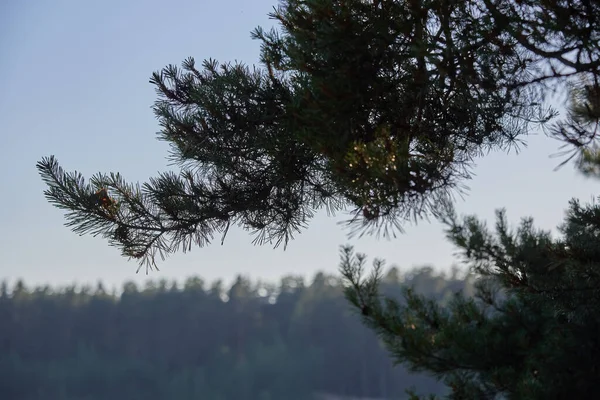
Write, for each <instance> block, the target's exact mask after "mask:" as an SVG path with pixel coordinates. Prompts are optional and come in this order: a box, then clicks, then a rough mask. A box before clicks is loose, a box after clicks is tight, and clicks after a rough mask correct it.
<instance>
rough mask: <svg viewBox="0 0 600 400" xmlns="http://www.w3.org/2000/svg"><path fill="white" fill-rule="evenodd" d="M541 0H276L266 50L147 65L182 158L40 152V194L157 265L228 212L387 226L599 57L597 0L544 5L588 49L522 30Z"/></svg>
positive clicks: (523, 128) (267, 233)
mask: <svg viewBox="0 0 600 400" xmlns="http://www.w3.org/2000/svg"><path fill="white" fill-rule="evenodd" d="M488 3H489V4H488ZM506 4H509V5H512V6H511V7H512V8H511V7H508V8H507V6H506ZM596 6H597V5H595V4H594V5H593V7H596ZM536 7H537V6H536V5H535V4H534V2H518V3H514V4H513V3H508V2H506V1H494V0H490V1H487V0H486V1H481V0H470V1H463V0H460V1H458V0H385V1H365V0H348V1H346V0H285V1H282V2H281V3H280V5H279V7H278V8H277V9H275V11H274V12H272V13H271V14H270V16H271V17H272V18H274V19H276V20H277V21H278V22H279V29H278V30H276V29H274V30H272V31H270V32H266V31H264V30H263V29H261V28H257V29H256V30H255V31H254V32H253V37H254V38H255V39H257V40H260V41H261V43H262V47H261V66H259V67H253V68H249V67H247V66H245V65H243V64H240V63H237V64H227V63H225V64H218V63H217V62H216V61H214V60H207V61H204V63H203V65H202V67H201V68H199V67H197V65H196V63H195V62H194V59H192V58H190V59H187V60H186V61H185V62H184V63H183V66H182V68H178V67H176V66H174V65H170V66H168V67H166V68H164V69H163V70H162V71H160V72H156V73H154V74H153V76H152V79H151V83H152V84H153V85H154V86H155V87H156V89H157V92H158V95H159V98H158V100H157V102H156V103H155V105H154V112H155V114H156V116H157V118H158V120H159V123H160V125H161V127H162V130H161V132H160V138H161V139H163V140H166V141H167V142H169V143H170V144H171V145H172V154H171V156H172V159H173V160H174V161H176V162H177V163H179V165H180V166H181V171H180V173H171V172H168V173H163V174H160V175H159V176H157V177H156V178H153V179H150V181H149V182H146V183H144V184H141V185H140V184H129V183H127V182H126V181H125V180H124V179H123V178H122V177H121V175H119V174H118V173H111V174H105V173H99V174H96V175H94V176H93V177H92V178H91V179H90V180H89V181H87V182H86V181H85V180H84V178H83V176H82V175H81V174H79V173H77V172H73V173H67V172H65V171H64V170H63V169H62V168H61V167H60V165H59V164H58V162H57V160H56V158H55V157H53V156H51V157H46V158H44V159H43V160H41V161H40V162H39V163H38V169H39V171H40V173H41V175H42V178H43V179H44V181H45V182H46V183H47V185H48V189H47V190H46V192H45V193H46V196H47V198H48V199H49V201H50V202H52V203H54V204H55V205H56V206H58V207H60V208H63V209H65V210H67V211H68V213H67V215H66V217H67V221H68V225H69V226H70V227H72V228H73V230H74V231H76V232H78V233H81V234H86V233H91V234H99V235H102V236H104V237H105V238H107V239H108V240H109V242H110V243H111V244H113V245H115V246H117V247H119V248H120V249H121V251H122V253H123V254H124V255H125V256H128V257H133V258H136V259H138V260H139V261H140V265H142V264H144V263H146V265H147V266H148V265H152V264H153V263H154V260H155V257H156V256H157V255H160V256H162V257H164V256H165V255H167V254H169V253H171V252H174V251H177V250H178V249H181V250H183V251H186V250H188V249H189V248H190V247H191V246H192V245H198V246H203V245H205V244H207V243H208V242H210V241H211V240H212V239H213V238H214V236H215V235H216V234H221V235H223V237H224V236H225V234H226V233H227V231H228V229H229V227H230V226H231V225H232V224H233V225H240V226H242V227H243V228H245V229H248V230H250V231H252V232H254V233H255V234H256V238H255V242H256V243H259V244H262V243H271V244H274V245H275V246H277V245H280V244H286V243H287V242H288V240H289V239H290V238H291V237H292V236H293V234H294V233H295V232H298V231H299V230H300V229H302V228H303V227H305V226H306V225H307V224H308V222H309V220H310V218H311V217H312V216H313V214H314V212H315V211H317V210H318V209H321V208H327V209H328V210H330V211H336V210H341V209H344V210H348V211H350V212H351V218H350V220H349V221H348V223H349V225H350V228H351V231H350V232H351V233H361V234H363V233H365V232H367V233H377V234H383V235H393V234H395V232H399V231H401V228H402V223H403V222H404V221H405V220H407V219H419V218H421V217H423V216H426V215H431V214H434V215H436V214H437V212H438V211H439V207H440V204H443V203H444V202H445V201H446V200H448V199H449V198H451V196H452V194H453V192H454V191H455V190H461V187H462V184H463V183H464V181H465V180H466V179H468V178H469V177H470V167H472V165H473V160H474V159H475V158H476V157H477V156H479V155H481V154H482V153H483V152H486V151H490V150H498V149H500V150H506V149H509V148H510V146H511V145H515V144H518V143H519V141H520V140H521V138H522V137H523V136H524V135H525V134H527V133H528V132H529V131H530V130H531V129H533V128H535V127H536V126H537V124H538V123H547V122H548V121H549V120H550V118H551V117H552V116H555V113H554V112H553V110H550V109H547V108H545V107H544V106H543V104H544V103H543V100H544V96H545V95H546V94H547V86H548V82H555V81H561V80H564V79H567V78H569V76H570V75H572V74H573V70H575V71H577V73H578V74H584V73H589V72H590V71H591V70H594V68H596V67H597V65H596V64H597V63H596V62H595V61H594V62H586V60H587V58H593V57H595V56H596V55H597V46H596V47H594V46H595V45H592V44H591V43H592V41H593V40H592V39H593V38H594V35H596V34H597V32H596V31H595V30H592V31H591V32H587V31H585V30H583V31H582V33H578V31H575V30H574V28H573V29H571V28H572V26H571V25H574V24H578V25H582V26H584V25H586V24H588V25H589V24H590V23H593V22H594V21H595V18H596V16H595V15H594V13H593V12H591V11H588V10H587V9H585V8H584V9H583V10H579V9H578V8H576V9H575V12H576V18H575V17H573V21H574V22H573V23H570V25H569V26H568V28H569V29H570V30H568V32H567V33H569V35H567V34H562V33H561V32H562V31H560V32H559V31H557V29H558V28H556V27H555V26H554V25H555V24H554V21H550V22H551V25H552V26H550V27H549V28H548V29H554V31H556V32H555V33H553V35H554V36H556V37H561V38H563V40H564V43H565V46H567V47H566V48H567V49H569V50H571V52H572V50H573V49H574V48H576V49H579V50H580V53H581V54H582V56H581V57H578V60H580V61H577V62H575V63H572V62H568V60H567V59H565V58H564V57H566V56H564V57H563V55H562V54H563V53H561V52H560V51H558V50H552V49H548V47H549V46H550V44H552V45H553V46H554V45H555V39H552V40H551V41H548V42H546V41H544V36H543V35H542V33H536V34H529V33H528V32H529V31H532V32H533V31H535V30H536V29H537V30H539V29H542V28H541V27H540V26H538V25H539V24H537V23H536V20H535V18H537V17H535V15H534V14H532V13H535V12H537V11H535V10H536ZM546 7H547V8H548V9H552V8H557V11H556V13H559V12H561V11H560V10H562V8H560V7H563V5H562V2H560V4H559V3H556V2H548V4H547V5H546ZM592 11H594V10H592ZM505 14H506V15H505ZM528 18H529V19H531V21H529V20H527V19H528ZM532 18H533V19H532ZM528 21H529V22H528ZM536 24H537V25H536ZM586 26H587V25H586ZM592 26H595V25H593V24H592ZM588 30H589V29H588ZM554 31H553V32H554ZM526 33H527V35H526V36H527V39H523V35H525V34H526ZM578 35H579V36H578ZM581 35H587V38H586V37H583V38H582V37H580V36H581ZM563 36H564V37H563ZM586 57H587V58H586ZM558 64H560V65H563V66H565V68H570V69H568V70H564V68H563V69H560V68H558V66H557V65H558Z"/></svg>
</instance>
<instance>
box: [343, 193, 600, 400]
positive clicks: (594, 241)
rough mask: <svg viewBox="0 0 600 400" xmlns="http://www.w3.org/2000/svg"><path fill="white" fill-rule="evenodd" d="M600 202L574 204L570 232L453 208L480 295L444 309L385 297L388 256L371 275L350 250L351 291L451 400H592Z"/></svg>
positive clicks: (409, 361)
mask: <svg viewBox="0 0 600 400" xmlns="http://www.w3.org/2000/svg"><path fill="white" fill-rule="evenodd" d="M599 217H600V207H599V206H598V205H596V204H592V205H588V206H586V207H583V206H581V205H580V204H579V203H578V202H577V201H575V200H574V201H572V203H571V205H570V208H569V211H568V213H567V216H566V220H565V223H564V225H563V226H562V227H561V228H560V231H561V233H562V236H561V237H560V238H552V237H551V235H550V233H549V232H543V231H538V230H536V229H534V227H533V222H532V220H531V219H524V220H523V221H522V222H521V224H520V226H519V227H518V229H516V230H514V231H512V230H510V229H509V227H508V224H507V221H506V217H505V214H504V212H503V211H499V212H498V214H497V223H496V229H495V234H492V233H490V232H489V231H488V230H487V228H486V227H485V224H484V223H482V222H481V221H479V220H477V219H476V218H475V217H465V218H464V219H462V220H460V219H458V218H457V217H456V215H455V214H454V213H453V212H452V210H449V211H448V213H447V216H446V219H445V222H446V224H447V227H448V236H449V238H450V239H451V240H452V241H453V242H454V244H455V245H456V246H457V247H458V248H459V249H461V251H462V253H463V256H464V258H465V261H467V262H468V263H469V264H470V265H471V268H472V270H473V272H474V273H475V274H476V276H478V277H479V278H478V281H477V283H476V294H475V296H474V297H473V298H469V297H465V296H464V295H463V294H462V293H458V292H457V293H456V295H455V297H454V298H453V299H452V301H450V302H449V303H448V304H447V306H446V307H443V306H440V305H439V304H438V303H436V302H434V301H432V300H431V299H429V298H427V297H426V296H422V295H419V294H416V293H414V292H413V291H411V290H410V289H409V288H407V289H405V291H404V297H405V300H406V303H405V304H399V303H398V302H397V301H395V300H393V299H389V298H385V299H383V301H382V299H381V297H380V295H379V281H380V276H379V275H378V274H377V271H379V270H380V266H381V261H376V262H375V268H374V271H375V274H374V275H373V276H371V277H369V278H367V279H365V278H363V270H364V265H365V258H364V256H362V255H355V254H354V253H353V251H352V249H351V248H345V249H344V251H343V260H342V264H341V269H342V271H343V274H344V276H345V277H346V280H347V283H348V284H349V287H348V288H347V291H346V293H347V297H348V298H349V299H350V301H351V302H352V303H353V304H354V305H355V307H357V308H358V309H360V310H362V314H363V319H364V321H365V322H366V323H367V325H368V326H370V327H371V328H373V329H374V330H375V331H376V332H377V333H378V334H379V335H380V337H381V338H382V339H383V340H384V342H385V344H386V347H387V348H388V350H389V351H390V353H391V355H392V356H393V358H394V360H395V361H396V362H398V363H404V365H406V366H407V367H408V368H409V369H411V370H413V371H429V372H432V373H434V374H435V375H436V376H437V377H438V378H441V379H443V380H444V382H445V383H446V384H448V386H450V387H451V388H452V389H453V392H452V394H451V395H450V396H449V398H453V399H495V398H498V396H499V395H503V396H506V397H505V398H509V399H548V398H559V399H562V398H571V397H573V398H592V397H594V394H595V393H597V392H598V388H597V382H598V379H599V378H600V369H599V367H598V364H597V360H598V357H600V340H599V339H598V335H597V329H598V326H600V290H599V289H598V288H599V287H600V273H599V272H598V271H599V269H598V263H599V262H600V247H599V246H598V232H600V223H599V221H600V218H599Z"/></svg>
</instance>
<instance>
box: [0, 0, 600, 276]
mask: <svg viewBox="0 0 600 400" xmlns="http://www.w3.org/2000/svg"><path fill="white" fill-rule="evenodd" d="M275 5H276V1H275V0H254V1H252V2H249V1H243V0H228V1H211V0H194V1H191V0H189V1H188V0H172V1H171V2H164V1H160V2H159V1H155V0H143V1H142V0H129V1H126V2H125V1H116V0H106V1H102V2H89V1H77V0H53V1H52V2H49V1H41V0H31V1H27V2H25V1H4V2H0V87H1V91H0V123H1V125H0V135H1V141H0V188H2V189H3V195H2V197H0V228H1V229H0V280H2V279H4V280H7V281H8V282H9V283H14V282H15V280H16V279H18V278H21V279H23V280H24V281H25V282H26V284H28V285H41V284H50V285H60V286H62V285H67V284H71V283H79V284H82V283H85V284H92V285H93V284H95V283H96V282H97V281H102V282H103V283H104V284H105V285H108V286H112V287H117V288H119V287H121V285H122V283H123V282H124V281H134V282H137V283H143V282H144V281H146V280H147V279H148V278H152V279H154V280H158V279H163V278H164V279H167V280H178V281H182V280H184V279H185V278H186V277H189V276H195V275H197V276H201V277H202V278H204V279H206V280H207V281H212V280H215V279H223V280H224V281H226V282H229V281H231V280H232V279H233V278H234V277H235V276H236V275H237V274H242V275H245V276H248V277H251V278H253V279H262V280H267V281H275V280H277V279H278V278H279V277H281V276H283V275H288V274H301V275H305V276H306V277H307V278H308V279H310V278H311V277H312V276H314V274H315V273H316V272H317V271H324V272H328V273H336V272H337V271H338V266H339V246H340V245H344V244H351V245H354V246H355V248H356V250H357V251H359V252H362V253H365V254H367V255H368V256H369V257H370V259H372V258H373V257H378V258H382V259H385V260H386V262H387V265H396V266H398V267H399V268H400V270H401V271H402V270H404V271H406V270H408V269H410V268H412V267H414V266H422V265H431V266H433V267H435V268H436V269H438V270H439V271H447V270H448V269H449V267H450V266H451V265H452V264H455V263H457V261H458V259H457V257H456V256H455V251H456V249H455V248H453V246H452V245H451V244H450V243H449V242H448V241H447V240H446V238H445V235H444V231H443V227H442V226H441V225H440V224H439V223H437V222H435V221H433V222H427V221H423V222H420V223H418V224H417V225H408V226H406V232H405V233H404V234H403V235H400V236H398V237H397V238H396V239H391V240H386V239H377V238H375V237H363V238H361V239H352V240H350V239H349V238H348V236H347V235H348V233H349V231H348V230H347V229H344V227H342V226H340V225H339V224H338V222H339V221H340V220H343V219H345V218H346V216H345V215H343V214H342V215H339V216H337V217H328V216H327V215H326V214H325V213H324V212H322V213H320V214H317V216H316V217H315V218H314V219H313V220H312V221H311V222H310V225H309V228H308V229H307V230H305V231H303V233H302V234H301V235H299V236H297V237H296V239H295V240H294V241H292V242H291V243H290V244H289V246H288V248H287V249H286V250H284V249H283V248H277V249H273V248H272V247H270V246H268V245H266V246H261V247H257V246H254V245H252V243H251V242H252V238H253V237H252V236H251V235H250V234H249V233H247V232H245V231H243V230H242V229H241V228H240V229H232V230H230V233H229V235H228V237H227V239H226V241H225V243H224V245H222V246H221V244H220V243H219V241H216V242H214V243H213V244H211V245H209V246H208V247H204V248H194V249H192V251H191V252H189V253H186V254H182V253H178V254H175V255H173V256H171V257H169V258H168V259H167V260H166V261H163V262H160V264H159V268H160V271H158V272H150V275H148V276H146V275H145V273H144V272H143V271H142V272H140V273H139V274H136V269H137V263H136V262H135V261H133V260H132V261H128V260H127V259H126V258H124V257H122V256H121V255H120V252H119V250H118V249H116V248H113V247H109V245H108V243H107V242H106V241H105V240H104V239H102V238H100V237H91V236H78V235H77V234H75V233H73V232H72V231H70V230H69V228H66V227H65V226H64V225H63V224H64V222H65V220H64V217H63V211H61V210H59V209H57V208H55V207H54V206H52V205H50V204H49V203H48V202H47V201H46V199H45V198H44V196H43V190H44V184H43V182H42V181H41V179H40V176H39V175H38V172H37V170H36V168H35V164H36V162H37V161H39V160H40V159H41V158H42V157H44V156H49V155H55V156H56V157H57V159H58V161H59V162H60V163H61V165H62V166H63V167H64V168H65V169H66V170H67V171H73V170H77V171H79V172H81V173H83V175H84V176H85V177H86V178H89V177H90V176H91V175H93V174H95V173H97V172H111V171H112V172H117V171H118V172H120V173H121V174H122V175H123V176H124V177H125V178H126V179H127V180H129V181H134V182H135V181H146V180H147V179H148V178H150V177H152V176H155V175H156V174H157V172H159V171H162V170H165V169H168V160H167V158H166V157H167V155H168V145H167V144H166V143H164V142H161V141H158V140H157V139H156V133H157V132H158V131H159V126H158V123H157V121H156V119H155V117H154V114H153V113H152V110H151V106H152V104H153V102H154V101H155V100H156V94H155V91H154V88H153V86H152V85H151V84H150V83H149V82H148V81H149V78H150V76H151V74H152V72H154V71H157V70H160V69H161V68H163V67H165V66H166V65H168V64H178V65H180V64H181V62H182V61H183V60H184V59H185V58H187V57H189V56H193V57H194V58H195V59H196V61H197V62H198V63H199V62H200V61H202V60H204V59H208V58H213V59H216V60H218V61H220V62H228V61H231V62H233V61H236V60H238V61H242V62H244V63H246V64H249V65H251V64H256V63H257V62H258V56H259V47H260V43H259V42H257V41H255V40H252V39H251V38H250V32H251V31H252V30H253V29H254V28H255V27H257V26H259V25H260V26H263V27H265V28H269V27H271V26H273V24H274V22H273V21H272V20H270V19H269V18H268V16H267V14H268V13H269V12H270V11H271V10H272V8H273V6H275ZM526 142H527V148H524V149H522V150H521V152H520V153H519V154H516V153H514V152H512V153H509V154H506V153H492V154H490V155H487V156H485V157H483V158H481V159H478V160H477V164H476V166H475V168H474V172H475V176H474V177H473V179H472V180H471V181H469V182H467V185H468V186H469V191H468V193H467V195H466V196H465V197H464V199H460V198H459V199H458V201H457V205H456V207H457V210H458V211H459V212H460V213H466V214H476V215H478V216H479V217H481V218H482V219H485V220H487V221H489V222H490V223H493V221H494V210H496V209H498V208H503V207H504V208H506V209H507V212H508V217H509V219H510V221H511V222H513V223H515V224H516V223H518V222H519V220H520V218H522V217H527V216H532V217H534V220H535V222H536V225H537V226H538V227H539V228H543V229H546V230H551V229H554V228H555V227H556V226H557V225H559V224H560V223H561V221H562V219H563V216H564V210H565V208H566V207H567V204H568V201H569V200H570V199H571V198H573V197H575V198H579V199H581V200H582V201H585V202H588V201H591V200H592V199H593V197H594V196H595V195H596V194H597V188H598V186H597V185H598V183H597V182H595V181H593V180H588V179H585V178H583V177H582V176H580V175H578V174H577V173H576V172H575V171H574V169H573V167H572V166H567V167H565V168H562V169H560V170H558V171H554V167H555V166H556V165H557V164H558V162H559V160H558V159H556V158H551V157H550V156H551V155H552V154H554V153H556V152H557V151H558V149H559V146H560V143H559V142H557V141H555V140H552V139H550V138H548V137H546V136H544V135H543V134H541V133H538V134H534V135H532V136H530V137H527V138H526Z"/></svg>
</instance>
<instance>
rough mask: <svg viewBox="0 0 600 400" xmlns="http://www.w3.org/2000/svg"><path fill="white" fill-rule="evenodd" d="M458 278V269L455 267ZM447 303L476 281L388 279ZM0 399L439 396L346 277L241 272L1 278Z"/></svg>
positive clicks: (393, 287) (419, 276)
mask: <svg viewBox="0 0 600 400" xmlns="http://www.w3.org/2000/svg"><path fill="white" fill-rule="evenodd" d="M455 272H456V271H455ZM383 285H384V287H385V289H384V290H385V291H386V293H388V294H389V295H390V296H398V295H399V294H400V290H401V288H402V287H403V286H407V285H408V286H414V287H415V288H416V290H418V291H419V293H423V294H426V295H428V296H433V297H435V298H436V299H437V300H438V301H439V302H440V303H441V304H444V303H447V302H448V301H450V299H451V298H452V297H453V296H454V295H455V293H456V292H460V291H467V292H469V291H472V282H471V281H469V280H468V279H467V280H465V279H462V277H459V276H458V275H457V274H456V273H454V274H453V275H451V276H444V275H439V274H436V273H434V271H433V269H432V268H428V267H423V268H419V269H414V270H412V271H408V272H407V273H405V274H400V272H399V270H398V269H397V268H392V269H390V270H389V271H388V272H387V274H386V275H385V279H384V283H383ZM0 318H1V319H2V321H3V322H2V329H1V330H0V346H1V347H2V348H1V350H0V375H1V376H2V377H3V379H2V380H1V381H2V383H0V398H3V399H15V400H16V399H20V400H29V399H31V400H33V399H36V400H37V399H89V400H101V399H128V400H129V399H145V400H149V399H167V398H169V399H178V400H184V399H215V400H218V399H223V400H226V399H236V400H238V399H240V400H243V399H246V400H267V399H298V400H305V399H313V398H315V397H314V396H316V395H319V394H330V395H338V396H354V397H369V398H386V399H392V398H394V399H395V398H400V399H402V398H404V397H405V390H406V389H408V388H410V387H415V388H416V389H417V390H420V391H425V392H426V393H429V392H432V391H433V392H435V393H440V394H441V393H444V392H445V387H444V385H443V384H441V383H438V382H436V380H434V379H432V378H430V377H428V376H426V375H423V374H411V373H409V372H408V371H407V370H406V369H405V368H403V367H402V366H397V367H394V366H393V365H392V362H391V361H390V359H389V356H388V355H387V353H386V351H385V349H384V348H383V347H382V345H381V343H380V341H379V340H378V339H377V337H376V336H375V334H374V333H373V332H372V331H370V330H369V329H367V328H366V327H364V326H363V325H362V324H361V322H360V319H359V318H357V317H356V313H355V312H353V310H352V309H351V308H350V306H349V304H348V302H347V301H346V300H345V298H344V294H343V285H342V281H341V279H340V277H338V276H333V275H326V274H323V273H319V274H317V275H316V276H315V277H314V279H313V280H312V282H306V280H305V279H304V278H303V277H300V276H288V277H285V278H282V279H281V281H280V282H279V283H278V284H270V283H264V282H252V281H251V280H250V279H247V278H244V277H242V276H240V277H238V278H237V279H236V280H235V282H234V283H233V284H232V285H231V286H230V287H226V286H224V285H223V283H222V282H220V281H216V282H213V283H211V284H208V283H206V282H204V281H203V280H202V279H201V278H198V277H193V278H189V279H187V280H186V281H185V282H184V284H183V285H178V284H177V283H176V282H172V283H169V282H167V281H166V280H161V281H148V282H147V283H146V284H145V286H144V287H143V288H138V287H137V285H136V284H134V283H131V282H129V283H126V284H124V286H123V288H122V293H120V294H116V293H114V292H113V293H109V292H108V291H107V290H106V289H105V288H104V286H103V285H102V284H101V283H98V285H97V287H96V288H92V287H90V286H81V287H76V286H70V287H63V288H51V287H48V286H45V287H36V288H27V286H26V285H25V283H24V282H22V281H19V282H17V283H16V284H15V285H14V287H12V288H11V289H10V290H9V288H8V285H7V284H6V282H5V283H4V284H3V285H2V292H1V297H0Z"/></svg>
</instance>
